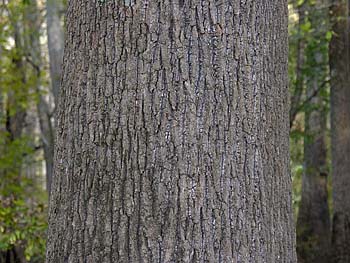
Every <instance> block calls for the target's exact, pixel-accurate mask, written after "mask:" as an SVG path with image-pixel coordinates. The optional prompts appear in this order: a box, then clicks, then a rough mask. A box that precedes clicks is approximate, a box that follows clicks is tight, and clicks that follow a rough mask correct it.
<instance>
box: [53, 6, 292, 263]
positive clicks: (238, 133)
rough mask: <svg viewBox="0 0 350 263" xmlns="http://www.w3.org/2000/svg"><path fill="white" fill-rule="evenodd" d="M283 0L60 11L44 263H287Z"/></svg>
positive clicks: (289, 250) (288, 208) (288, 215)
mask: <svg viewBox="0 0 350 263" xmlns="http://www.w3.org/2000/svg"><path fill="white" fill-rule="evenodd" d="M287 19H288V17H287V1H280V0H270V1H266V2H264V4H262V3H260V1H247V2H242V1H238V0H235V1H229V0H222V1H202V0H193V1H182V0H180V1H167V0H165V1H161V2H159V1H146V0H145V1H132V0H131V1H130V0H128V1H127V0H125V1H83V0H77V1H69V4H68V12H67V20H66V21H67V41H66V52H65V57H64V68H63V82H62V92H61V97H60V103H59V109H58V114H57V117H58V120H57V125H58V127H57V137H56V139H57V140H56V147H55V165H54V178H53V186H52V195H51V203H50V213H49V231H48V243H47V262H55V263H57V262H83V261H84V262H269V263H270V262H293V263H294V262H296V253H295V233H294V223H293V215H292V206H291V177H290V171H289V113H288V106H289V102H288V101H289V99H288V88H287V46H288V39H287V34H288V33H287Z"/></svg>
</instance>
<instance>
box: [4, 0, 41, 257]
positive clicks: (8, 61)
mask: <svg viewBox="0 0 350 263" xmlns="http://www.w3.org/2000/svg"><path fill="white" fill-rule="evenodd" d="M30 2H31V1H22V0H13V1H10V2H8V3H6V12H2V13H1V14H0V51H1V52H0V56H1V57H0V87H1V88H0V178H1V180H0V253H1V252H4V251H7V250H11V249H13V248H14V247H16V248H20V249H21V250H22V251H23V252H24V255H25V257H26V259H27V261H28V262H31V263H33V262H44V254H45V236H46V229H47V194H46V191H45V190H44V189H43V187H42V182H41V181H40V180H39V179H38V178H40V176H42V173H41V170H38V163H39V164H41V162H42V160H41V158H42V157H40V156H39V155H38V152H36V151H35V150H34V145H35V141H36V139H35V135H33V134H31V133H26V132H25V131H22V132H21V133H20V134H19V135H18V134H17V135H16V136H14V134H13V131H12V130H11V127H8V122H9V120H11V119H15V118H16V117H17V115H16V114H20V113H24V114H25V112H27V111H30V110H32V109H33V108H34V107H35V105H36V104H37V103H38V98H39V94H38V90H37V89H36V87H37V83H38V81H41V78H42V75H38V74H37V72H36V71H35V69H34V68H33V67H32V66H31V65H30V63H28V54H27V53H28V52H27V50H26V49H25V47H26V46H25V45H24V42H25V41H24V39H25V34H26V32H25V30H24V28H25V27H24V26H23V23H24V22H23V21H24V20H23V19H24V12H25V10H26V8H28V6H29V5H30ZM29 59H30V58H29ZM26 134H27V135H26ZM40 166H41V165H40Z"/></svg>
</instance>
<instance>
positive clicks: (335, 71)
mask: <svg viewBox="0 0 350 263" xmlns="http://www.w3.org/2000/svg"><path fill="white" fill-rule="evenodd" d="M331 13H332V17H333V32H334V34H333V37H332V40H331V44H330V69H331V119H332V121H331V127H332V134H331V137H332V167H333V175H332V178H333V179H332V185H333V207H334V209H333V233H332V248H333V259H334V261H333V262H336V263H345V262H350V191H349V189H350V154H349V153H350V132H349V131H350V89H349V83H350V68H349V67H350V45H349V44H350V43H349V32H350V31H349V30H350V27H349V3H348V1H345V0H337V1H335V0H334V1H333V3H332V8H331Z"/></svg>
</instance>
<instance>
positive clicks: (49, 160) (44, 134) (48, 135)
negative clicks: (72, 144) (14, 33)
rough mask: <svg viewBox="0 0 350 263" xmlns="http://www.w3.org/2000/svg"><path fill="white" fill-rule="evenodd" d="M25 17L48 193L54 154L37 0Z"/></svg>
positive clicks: (32, 2) (28, 7) (28, 9)
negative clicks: (46, 96)
mask: <svg viewBox="0 0 350 263" xmlns="http://www.w3.org/2000/svg"><path fill="white" fill-rule="evenodd" d="M26 10H27V18H26V21H25V25H27V27H28V28H27V30H26V34H25V37H27V46H28V47H29V51H28V53H29V54H30V58H31V62H32V63H31V65H32V66H33V70H34V71H35V73H36V81H35V82H34V83H33V84H34V87H33V88H34V89H35V91H36V92H37V93H38V102H37V112H38V117H39V126H40V138H41V142H42V145H43V150H44V159H45V168H46V169H45V170H46V189H47V192H48V194H49V195H50V191H51V181H52V174H53V155H54V150H53V147H54V129H53V126H54V125H53V119H52V110H51V109H50V107H49V104H48V102H47V101H46V99H45V97H44V95H43V92H42V90H41V89H42V87H41V85H42V83H41V74H42V72H41V69H42V60H41V48H40V26H41V25H40V17H39V15H40V14H39V10H38V5H37V1H36V0H34V1H31V2H30V3H29V4H28V6H27V7H26Z"/></svg>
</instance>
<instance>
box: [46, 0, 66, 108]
mask: <svg viewBox="0 0 350 263" xmlns="http://www.w3.org/2000/svg"><path fill="white" fill-rule="evenodd" d="M62 10H63V3H62V0H47V1H46V27H47V37H48V42H47V43H48V49H49V61H50V77H51V86H52V92H53V95H54V100H55V105H57V104H58V96H59V89H60V82H61V75H62V60H63V49H64V34H63V26H62V19H61V15H60V13H61V12H62Z"/></svg>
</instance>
